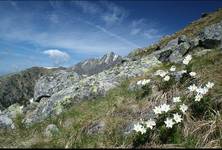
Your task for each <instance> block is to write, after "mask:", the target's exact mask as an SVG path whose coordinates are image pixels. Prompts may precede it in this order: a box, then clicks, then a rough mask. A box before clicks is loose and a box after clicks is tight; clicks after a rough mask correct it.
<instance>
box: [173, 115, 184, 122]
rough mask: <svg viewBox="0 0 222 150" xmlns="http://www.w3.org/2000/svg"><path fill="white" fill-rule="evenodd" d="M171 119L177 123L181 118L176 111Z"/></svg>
mask: <svg viewBox="0 0 222 150" xmlns="http://www.w3.org/2000/svg"><path fill="white" fill-rule="evenodd" d="M173 119H174V121H175V122H176V123H179V122H181V121H182V120H183V119H182V117H181V115H179V114H178V113H176V114H173Z"/></svg>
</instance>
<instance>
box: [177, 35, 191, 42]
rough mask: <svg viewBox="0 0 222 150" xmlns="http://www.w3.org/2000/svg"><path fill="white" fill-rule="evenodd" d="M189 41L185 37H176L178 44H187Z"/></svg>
mask: <svg viewBox="0 0 222 150" xmlns="http://www.w3.org/2000/svg"><path fill="white" fill-rule="evenodd" d="M188 41H189V39H188V38H187V36H186V35H181V36H179V37H178V44H180V43H183V42H188Z"/></svg>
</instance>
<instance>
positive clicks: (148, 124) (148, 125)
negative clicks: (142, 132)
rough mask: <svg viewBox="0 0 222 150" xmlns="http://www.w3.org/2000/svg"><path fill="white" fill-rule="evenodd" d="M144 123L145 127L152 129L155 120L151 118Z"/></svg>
mask: <svg viewBox="0 0 222 150" xmlns="http://www.w3.org/2000/svg"><path fill="white" fill-rule="evenodd" d="M144 123H145V124H146V127H147V128H150V129H153V127H154V126H155V125H156V122H155V121H153V120H152V119H150V120H148V121H145V122H144Z"/></svg>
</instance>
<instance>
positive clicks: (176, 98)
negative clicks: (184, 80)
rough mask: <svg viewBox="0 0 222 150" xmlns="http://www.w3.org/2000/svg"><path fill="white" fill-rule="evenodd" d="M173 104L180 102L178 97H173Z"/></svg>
mask: <svg viewBox="0 0 222 150" xmlns="http://www.w3.org/2000/svg"><path fill="white" fill-rule="evenodd" d="M173 102H174V103H177V102H181V100H180V97H173Z"/></svg>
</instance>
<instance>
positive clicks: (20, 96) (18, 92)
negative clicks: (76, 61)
mask: <svg viewBox="0 0 222 150" xmlns="http://www.w3.org/2000/svg"><path fill="white" fill-rule="evenodd" d="M52 71H53V69H46V68H40V67H33V68H30V69H27V70H25V71H22V72H19V73H17V74H13V75H8V76H3V77H0V105H1V106H2V109H3V108H4V107H5V108H7V107H9V106H10V105H12V104H14V103H16V102H18V103H20V104H24V103H26V102H27V101H28V99H30V98H31V97H33V94H34V86H35V83H36V81H37V80H38V79H39V78H40V77H41V76H43V75H45V74H48V73H49V72H52ZM0 109H1V108H0Z"/></svg>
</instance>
